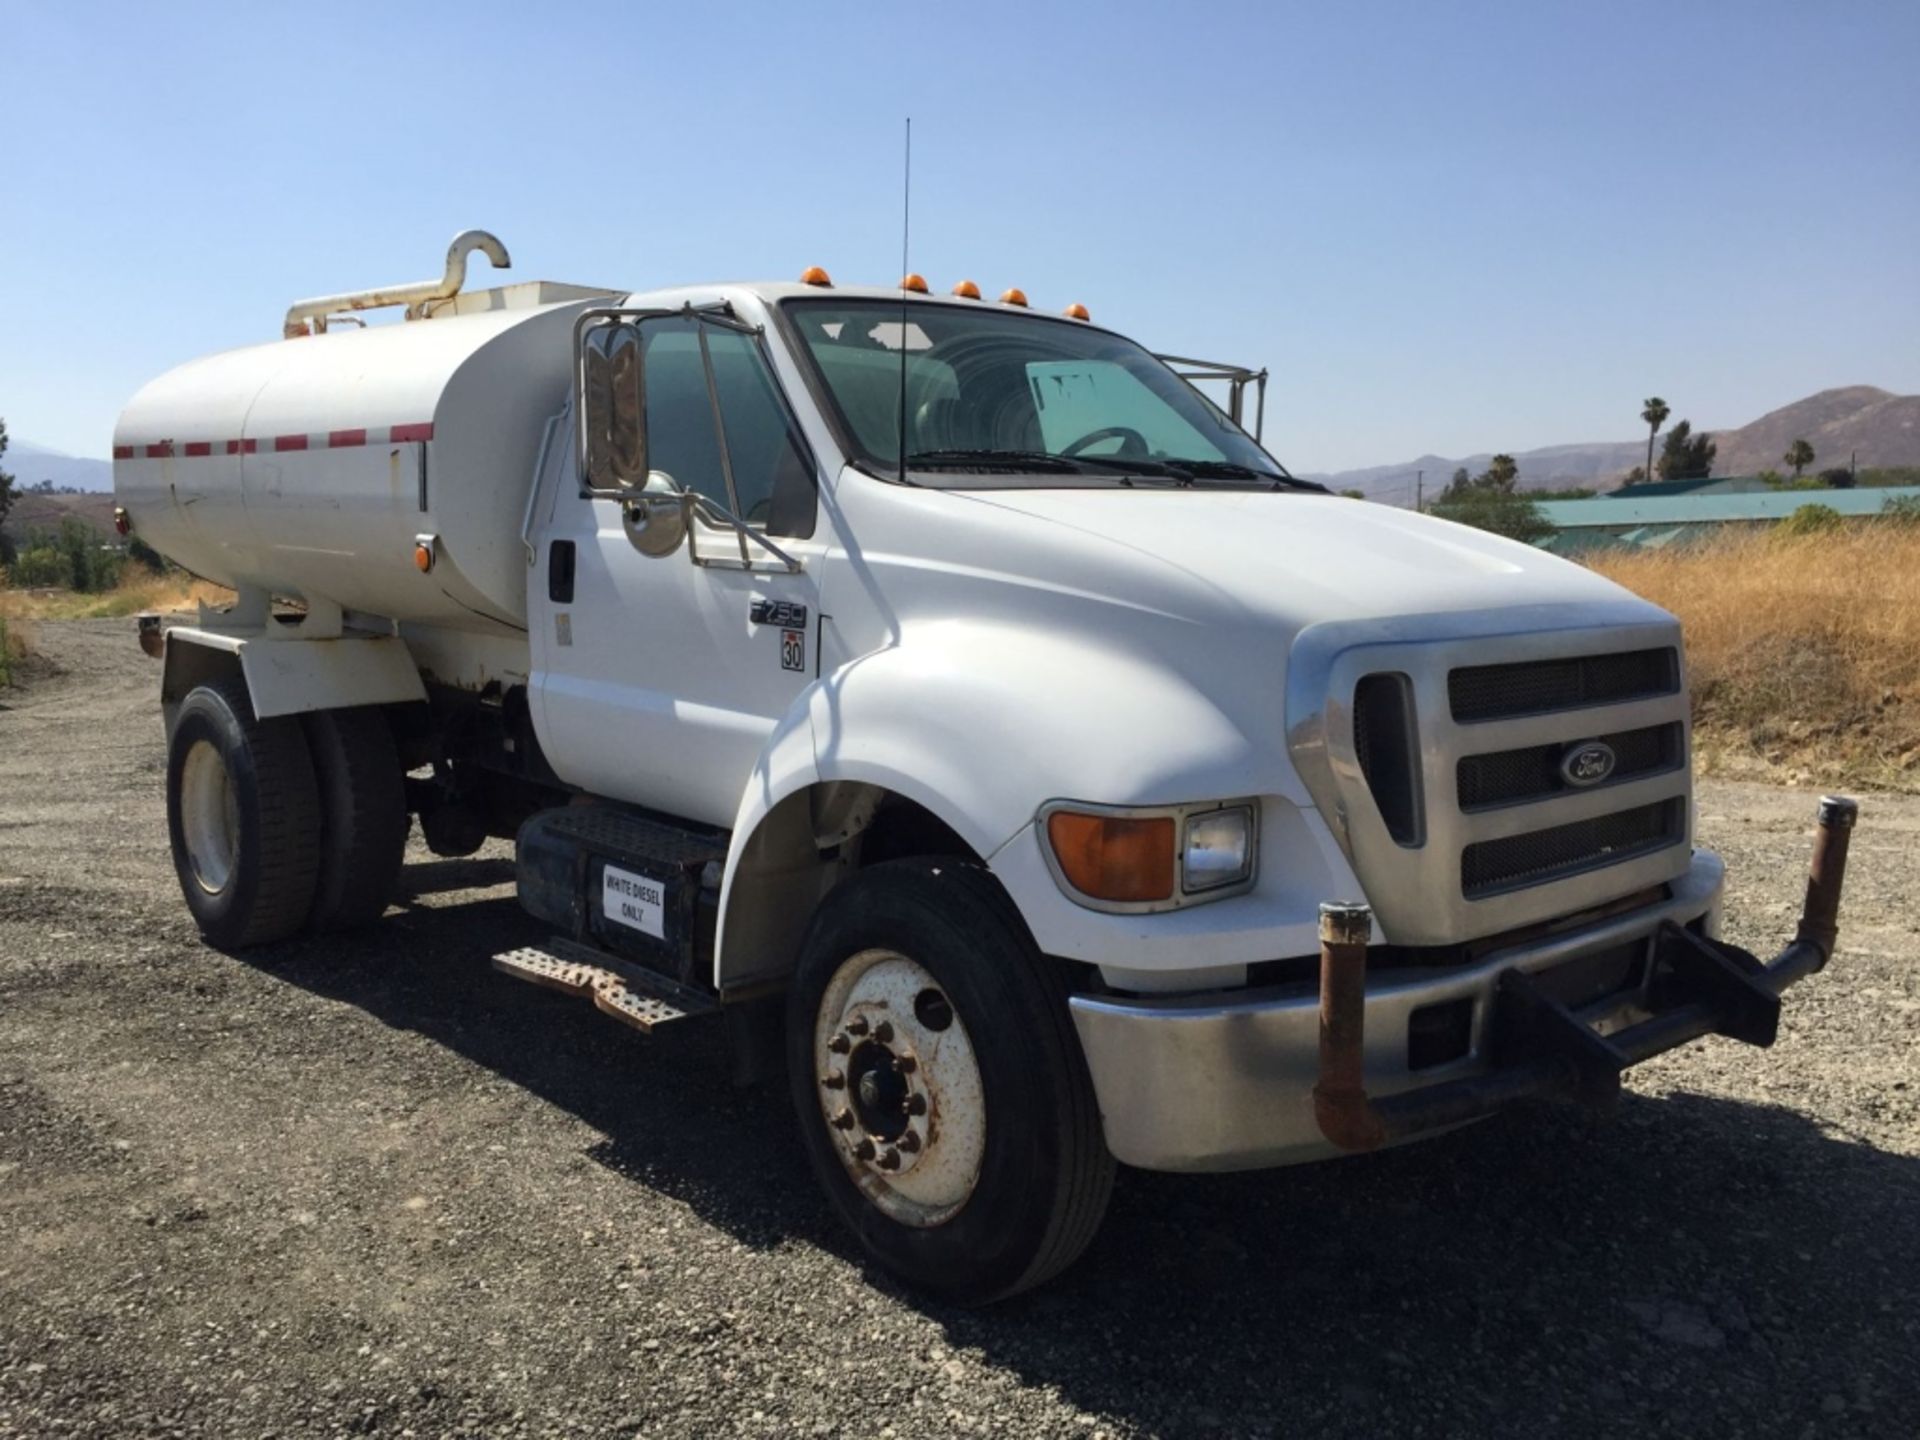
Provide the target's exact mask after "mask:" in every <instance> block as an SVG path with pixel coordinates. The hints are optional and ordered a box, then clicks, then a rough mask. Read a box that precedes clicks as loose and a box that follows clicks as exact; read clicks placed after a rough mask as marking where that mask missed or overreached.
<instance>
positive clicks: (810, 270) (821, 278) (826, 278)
mask: <svg viewBox="0 0 1920 1440" xmlns="http://www.w3.org/2000/svg"><path fill="white" fill-rule="evenodd" d="M800 283H801V284H802V285H818V286H819V287H820V288H821V289H822V290H831V289H832V288H833V277H832V276H830V275H828V274H827V272H826V270H825V269H824V268H823V267H822V266H819V265H809V266H807V268H806V269H804V270H802V271H801V272H800Z"/></svg>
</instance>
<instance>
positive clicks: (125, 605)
mask: <svg viewBox="0 0 1920 1440" xmlns="http://www.w3.org/2000/svg"><path fill="white" fill-rule="evenodd" d="M202 600H204V601H206V602H207V603H208V604H209V605H230V604H232V603H233V592H232V591H231V590H228V589H227V588H225V587H224V586H221V585H215V584H213V583H212V582H211V581H208V580H196V579H194V578H193V577H192V576H191V575H186V574H182V573H179V572H175V573H173V574H169V575H153V574H149V573H147V572H145V571H139V572H135V571H134V570H132V569H129V570H128V571H127V572H125V573H124V574H123V575H122V576H121V580H120V583H119V584H118V585H116V586H114V588H113V589H111V590H107V591H103V592H102V593H100V594H98V595H86V594H82V593H80V592H78V591H74V590H4V589H0V617H8V618H17V619H27V620H110V619H115V618H118V617H120V616H123V615H137V614H139V613H140V612H141V611H142V610H162V611H175V610H192V609H193V608H194V606H195V604H196V603H197V602H199V601H202Z"/></svg>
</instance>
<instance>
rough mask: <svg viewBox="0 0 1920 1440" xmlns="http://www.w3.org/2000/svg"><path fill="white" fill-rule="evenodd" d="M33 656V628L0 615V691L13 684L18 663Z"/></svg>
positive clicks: (16, 674)
mask: <svg viewBox="0 0 1920 1440" xmlns="http://www.w3.org/2000/svg"><path fill="white" fill-rule="evenodd" d="M31 654H33V627H32V625H30V624H29V623H28V622H27V621H25V620H19V619H9V618H8V617H7V616H6V615H5V614H0V690H4V689H6V688H7V687H8V686H9V685H11V684H13V683H14V680H15V679H16V678H17V676H18V673H19V667H20V663H21V662H22V661H23V660H25V659H26V658H27V657H28V656H29V655H31Z"/></svg>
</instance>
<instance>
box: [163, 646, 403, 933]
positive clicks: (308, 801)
mask: <svg viewBox="0 0 1920 1440" xmlns="http://www.w3.org/2000/svg"><path fill="white" fill-rule="evenodd" d="M167 826H168V832H169V838H170V840H171V842H172V848H173V860H174V869H175V871H176V873H177V874H178V876H179V879H180V889H181V893H182V894H183V895H184V896H185V897H186V902H187V908H188V910H190V911H191V912H192V914H193V918H194V921H195V923H196V924H197V925H198V926H199V927H200V932H201V934H203V935H205V936H206V938H207V939H208V940H209V941H211V942H212V943H213V944H214V945H216V946H218V947H220V948H221V949H223V950H240V949H245V948H246V947H247V946H250V945H263V944H267V943H270V942H272V941H275V940H283V939H285V938H286V937H288V936H289V935H292V934H294V933H295V932H296V931H298V930H300V929H302V928H303V927H307V926H311V927H312V928H314V929H318V930H337V929H343V928H346V927H348V926H351V925H356V924H363V923H365V922H366V921H368V920H371V919H374V918H376V917H377V916H378V915H379V914H380V913H381V912H382V911H383V910H384V909H385V908H386V903H387V899H388V897H389V895H390V893H391V891H392V887H393V882H394V878H395V876H396V875H397V873H398V871H399V866H400V858H401V851H402V849H403V847H404V846H405V844H406V833H407V812H406V800H405V792H404V785H403V780H402V776H401V774H400V769H399V762H398V760H397V758H396V757H395V755H394V750H393V738H392V735H391V734H390V732H389V731H388V729H387V726H386V724H385V721H384V720H383V719H382V718H381V717H380V715H379V714H378V712H375V711H367V710H337V711H322V712H318V713H316V714H314V715H310V716H308V717H306V720H305V723H304V724H303V723H302V721H301V720H300V719H295V718H292V717H286V716H281V717H275V718H273V719H268V720H262V719H259V718H257V717H256V716H255V715H254V713H253V704H252V702H251V700H250V699H249V698H248V695H247V688H246V685H245V683H244V682H243V681H241V680H240V679H238V678H237V677H236V678H232V679H227V680H218V681H213V682H210V683H208V684H205V685H200V686H196V687H195V688H194V689H193V690H192V691H190V692H189V693H188V695H187V697H186V699H185V700H184V701H182V702H181V705H180V710H179V714H178V715H177V716H176V718H175V722H174V727H173V734H172V737H171V739H170V742H169V746H168V756H167Z"/></svg>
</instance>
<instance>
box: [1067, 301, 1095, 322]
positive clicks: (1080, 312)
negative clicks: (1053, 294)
mask: <svg viewBox="0 0 1920 1440" xmlns="http://www.w3.org/2000/svg"><path fill="white" fill-rule="evenodd" d="M1060 313H1061V314H1062V315H1064V316H1066V317H1067V318H1068V319H1069V320H1091V319H1093V316H1091V315H1089V314H1088V313H1087V307H1086V306H1084V305H1082V304H1081V303H1080V302H1079V301H1078V300H1076V301H1074V302H1073V304H1071V305H1069V306H1068V307H1067V308H1066V309H1064V310H1062V311H1061V312H1060Z"/></svg>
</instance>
